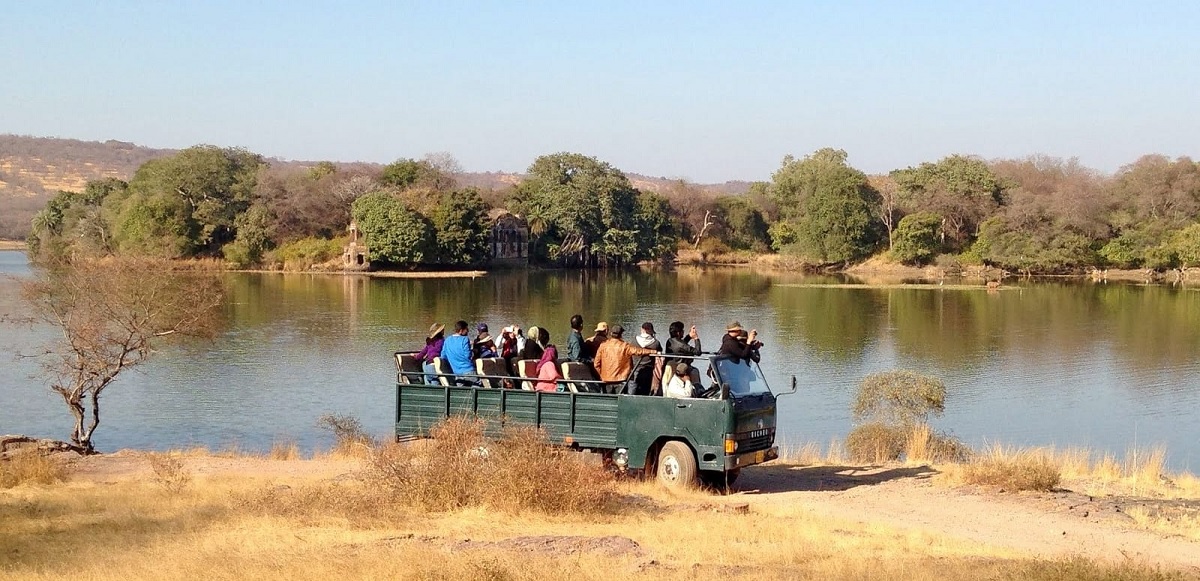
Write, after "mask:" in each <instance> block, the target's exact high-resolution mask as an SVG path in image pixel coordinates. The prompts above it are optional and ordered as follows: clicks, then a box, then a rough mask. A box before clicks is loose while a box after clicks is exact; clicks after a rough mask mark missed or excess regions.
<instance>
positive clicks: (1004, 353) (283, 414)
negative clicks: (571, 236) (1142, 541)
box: [0, 252, 1200, 469]
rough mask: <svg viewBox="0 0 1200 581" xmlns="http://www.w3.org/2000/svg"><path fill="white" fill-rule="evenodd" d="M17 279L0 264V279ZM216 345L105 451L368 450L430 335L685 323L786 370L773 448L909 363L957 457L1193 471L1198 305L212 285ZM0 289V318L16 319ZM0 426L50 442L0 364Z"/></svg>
mask: <svg viewBox="0 0 1200 581" xmlns="http://www.w3.org/2000/svg"><path fill="white" fill-rule="evenodd" d="M5 273H7V274H11V275H16V276H24V275H27V274H28V266H27V265H26V264H25V260H24V257H23V255H22V254H20V253H15V252H0V274H5ZM228 278H229V301H228V304H227V306H226V316H227V317H228V320H229V328H228V331H227V332H226V333H225V334H224V335H222V336H221V337H220V338H219V339H218V340H217V341H215V342H212V343H204V342H199V343H187V344H183V345H179V346H177V347H173V348H169V349H165V350H163V352H162V353H161V354H160V357H159V358H158V359H156V360H153V361H152V362H151V363H150V364H148V365H146V366H145V367H143V368H141V369H140V370H138V372H137V373H134V374H131V375H128V376H125V377H123V378H122V379H121V380H119V382H118V384H117V385H114V386H113V388H112V389H111V390H109V391H108V392H106V394H105V396H106V399H107V402H106V404H107V407H106V417H105V421H104V424H103V425H102V426H101V429H100V431H99V432H98V436H99V443H100V445H101V447H103V448H105V449H112V448H115V447H125V446H134V447H147V448H168V447H175V446H183V445H189V444H204V445H208V446H213V447H219V446H222V445H225V444H230V443H237V444H238V445H239V446H242V447H244V448H250V449H266V448H268V447H269V446H270V444H271V442H272V440H274V439H276V438H280V437H289V438H295V439H296V440H298V441H299V443H300V444H301V445H302V446H305V447H311V446H315V445H317V444H318V443H320V442H321V441H322V438H323V437H324V435H323V434H321V433H320V432H319V431H317V430H316V428H315V425H314V421H315V419H316V417H318V416H319V415H321V414H323V413H329V412H337V413H349V414H354V415H356V416H358V417H359V418H361V419H362V420H363V422H364V424H366V425H367V426H368V427H369V428H370V429H371V430H372V431H374V432H376V433H381V434H385V433H387V432H388V430H389V425H390V423H391V421H392V414H393V413H394V404H393V401H392V398H393V397H394V394H393V393H392V389H391V381H392V377H393V375H392V373H393V372H392V367H391V365H392V364H391V360H390V357H389V356H390V353H391V351H393V350H396V349H400V348H416V347H418V346H419V345H420V344H421V340H422V338H423V336H424V333H425V331H426V330H427V329H428V327H429V324H430V323H432V322H434V321H438V322H441V323H445V324H451V323H453V322H454V321H455V320H458V319H460V318H461V319H465V320H467V321H469V322H472V323H475V322H479V321H484V322H487V323H489V324H490V325H491V326H492V327H493V329H496V328H498V327H499V326H503V325H506V324H512V323H515V324H519V325H521V326H523V327H529V326H531V325H538V326H544V327H546V328H548V329H549V330H550V333H551V336H552V341H553V342H556V343H560V344H561V343H562V342H563V340H564V338H565V336H566V332H567V321H568V319H569V318H570V317H571V315H573V314H575V313H580V314H582V315H583V316H584V318H585V320H586V323H587V325H588V330H590V328H591V325H594V324H595V323H596V322H598V321H600V320H604V321H607V322H609V323H613V324H621V325H624V326H626V327H627V328H630V329H631V334H632V333H633V332H636V331H634V329H636V327H637V326H638V325H639V324H640V323H641V322H642V321H651V322H654V323H655V325H656V327H657V328H658V329H659V330H660V331H662V332H665V330H666V326H667V324H668V323H669V322H670V321H673V320H676V319H678V320H682V321H684V322H686V323H688V324H696V325H697V326H698V327H699V330H700V333H701V337H702V339H703V341H704V345H705V347H707V348H709V349H715V348H716V347H717V345H718V341H719V337H720V336H721V334H722V331H723V329H724V325H725V324H726V323H727V322H728V321H730V320H733V319H737V320H740V321H741V322H743V323H744V324H746V325H747V326H751V327H756V328H757V329H758V330H759V331H760V333H761V338H762V340H763V341H764V342H765V343H766V346H765V347H764V349H763V357H764V368H765V370H766V372H767V379H768V380H769V381H770V382H771V384H772V385H774V386H775V387H776V388H781V387H783V386H786V384H787V383H788V381H789V378H790V376H791V375H796V376H797V377H798V379H799V381H800V385H801V390H800V393H798V394H796V395H795V396H789V397H787V398H784V399H782V400H781V403H780V406H781V413H782V415H781V419H780V429H781V437H782V438H783V439H784V440H785V441H786V440H791V441H818V442H825V441H827V440H828V439H829V438H831V437H834V436H841V435H844V434H845V433H846V432H847V431H848V430H849V428H850V415H849V411H848V410H849V400H850V397H851V394H852V392H853V390H854V388H855V386H856V385H857V383H858V382H859V381H860V380H861V379H862V377H863V376H865V375H866V374H868V373H871V372H873V371H879V370H884V369H889V368H895V367H907V368H912V369H916V370H919V371H921V372H924V373H929V374H933V375H937V376H939V377H942V378H943V379H944V380H945V381H946V383H947V386H948V389H949V395H948V402H947V413H946V416H945V417H944V418H942V419H941V420H940V422H939V425H938V427H940V428H942V429H948V430H951V431H953V432H954V433H956V434H957V435H959V436H960V437H963V438H965V439H966V440H968V441H969V442H971V443H974V444H979V443H981V442H982V441H983V440H984V439H991V440H1000V441H1006V442H1012V443H1016V444H1059V445H1066V444H1078V445H1086V446H1093V447H1097V448H1100V449H1105V450H1110V451H1113V452H1115V453H1118V454H1120V453H1123V451H1124V450H1125V448H1126V447H1127V446H1128V445H1130V444H1131V443H1134V442H1136V443H1139V444H1141V445H1149V444H1154V443H1160V442H1161V443H1165V444H1167V446H1168V448H1169V450H1170V454H1171V462H1172V464H1173V465H1174V466H1176V467H1180V468H1193V469H1195V468H1197V467H1198V466H1196V464H1197V463H1200V444H1197V442H1200V422H1197V421H1196V420H1197V419H1200V418H1198V416H1200V405H1197V404H1200V364H1198V363H1197V353H1200V302H1198V301H1200V292H1196V291H1195V290H1188V289H1174V288H1170V287H1143V286H1136V285H1095V284H1090V283H1033V284H1020V285H1013V288H1011V289H1008V290H1003V291H1001V292H995V293H988V292H985V291H984V290H982V289H958V288H953V289H952V288H941V287H935V286H930V287H923V288H908V287H903V288H888V287H874V288H832V287H829V286H821V284H823V283H831V282H839V281H837V280H834V279H827V278H819V277H809V278H804V277H801V276H796V275H780V276H764V275H760V274H755V273H752V272H749V271H746V270H738V269H725V270H701V269H680V270H679V271H676V272H627V271H618V272H579V271H519V272H503V273H494V274H491V275H489V276H485V277H477V278H440V279H411V278H383V279H380V278H367V277H361V276H345V277H343V276H313V275H284V274H236V275H229V277H228ZM19 310H20V304H19V299H18V295H17V292H16V285H14V284H13V283H12V281H11V280H4V281H2V282H0V313H13V312H19ZM47 338H48V335H47V334H46V331H45V330H38V329H23V328H11V327H10V328H6V329H5V332H4V334H3V337H2V340H0V343H2V344H3V345H0V347H3V348H4V349H5V350H6V351H8V352H11V351H12V350H14V349H18V348H24V349H25V350H26V351H28V350H29V347H31V346H36V345H38V344H40V343H42V342H44V341H45V339H47ZM5 361H6V363H5V368H4V370H5V373H3V374H0V404H2V405H0V432H4V433H8V432H27V433H36V434H44V435H62V434H63V433H65V432H66V422H65V412H64V411H63V410H62V409H61V406H62V403H61V402H60V401H58V400H56V399H55V398H54V397H53V394H52V393H51V392H50V391H49V390H48V389H47V388H46V387H45V383H44V382H43V381H40V380H35V379H31V378H30V376H31V375H33V374H34V373H36V371H37V369H36V366H33V365H31V364H30V363H29V362H28V361H14V360H13V359H12V358H11V357H7V356H6V358H5Z"/></svg>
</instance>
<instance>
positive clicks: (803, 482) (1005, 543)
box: [727, 465, 1200, 572]
mask: <svg viewBox="0 0 1200 581" xmlns="http://www.w3.org/2000/svg"><path fill="white" fill-rule="evenodd" d="M935 474H936V473H935V472H934V471H932V470H931V469H929V468H926V467H916V468H909V467H891V468H863V467H847V466H817V467H796V466H773V465H768V466H761V467H756V468H751V469H747V470H746V471H745V472H744V473H743V475H742V480H740V481H739V482H738V483H737V488H738V489H739V490H738V492H736V493H735V494H733V495H731V496H729V497H727V498H728V499H730V500H734V499H736V500H740V501H742V502H748V503H749V504H750V506H751V507H754V506H758V505H764V506H766V505H772V504H787V505H791V506H793V507H794V506H797V505H798V506H801V507H803V508H805V509H807V510H810V511H812V512H813V513H814V514H818V515H827V516H830V517H834V518H838V519H844V520H849V521H855V522H860V523H863V524H868V525H869V524H874V523H879V524H885V525H888V526H892V527H896V528H900V529H910V530H922V531H926V532H930V533H934V534H937V535H945V536H949V537H954V538H958V539H962V540H967V541H972V542H978V543H980V544H984V545H990V546H993V547H1002V548H1007V549H1011V550H1015V551H1018V552H1020V553H1024V554H1028V555H1031V556H1038V557H1062V556H1071V555H1084V556H1086V557H1089V558H1092V559H1096V560H1102V561H1110V562H1119V561H1123V560H1126V559H1135V560H1138V561H1142V562H1147V563H1153V564H1158V565H1163V566H1167V567H1171V568H1181V569H1186V570H1191V571H1192V572H1200V543H1198V542H1195V541H1191V540H1188V539H1185V538H1183V537H1179V536H1168V535H1164V534H1161V533H1156V532H1151V531H1147V530H1142V529H1137V528H1134V527H1133V525H1132V523H1131V522H1130V521H1131V519H1130V518H1129V517H1128V516H1126V515H1125V514H1124V510H1126V509H1127V508H1128V507H1130V506H1134V505H1149V504H1155V503H1160V502H1168V503H1170V502H1182V501H1155V500H1152V499H1136V498H1113V497H1103V498H1101V497H1089V496H1086V495H1081V494H1076V493H1073V492H1071V491H1069V490H1060V491H1056V492H1051V493H1022V494H1004V493H1000V492H995V491H988V490H983V489H979V488H974V487H949V486H946V485H943V484H935V483H934V482H933V476H935ZM1193 502H1194V501H1193Z"/></svg>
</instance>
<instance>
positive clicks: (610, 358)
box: [596, 325, 657, 393]
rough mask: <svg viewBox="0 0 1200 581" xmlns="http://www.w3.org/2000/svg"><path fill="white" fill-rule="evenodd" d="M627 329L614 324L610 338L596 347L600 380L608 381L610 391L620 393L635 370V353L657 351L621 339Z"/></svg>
mask: <svg viewBox="0 0 1200 581" xmlns="http://www.w3.org/2000/svg"><path fill="white" fill-rule="evenodd" d="M624 333H625V329H623V328H621V326H620V325H614V326H613V328H612V330H611V331H610V332H609V334H610V335H611V337H610V338H609V340H607V341H605V342H603V343H601V344H600V347H599V348H597V349H596V373H597V374H598V375H599V376H600V381H603V382H605V383H607V384H608V385H607V386H606V387H607V389H608V393H619V392H620V391H622V390H623V389H624V387H625V385H626V384H627V383H628V381H629V374H630V372H632V370H633V356H634V355H653V354H655V353H657V351H655V350H653V349H642V348H639V347H634V346H633V345H631V344H629V343H626V342H625V341H622V340H621V336H622V335H623V334H624Z"/></svg>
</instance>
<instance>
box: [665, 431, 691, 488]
mask: <svg viewBox="0 0 1200 581" xmlns="http://www.w3.org/2000/svg"><path fill="white" fill-rule="evenodd" d="M658 481H659V482H661V483H662V484H663V485H664V486H666V487H667V488H685V487H688V486H692V485H694V484H695V483H696V455H695V454H693V453H692V449H691V448H689V447H688V445H687V444H684V443H683V442H679V441H674V440H673V441H670V442H667V443H666V444H664V445H663V447H662V450H661V451H659V453H658Z"/></svg>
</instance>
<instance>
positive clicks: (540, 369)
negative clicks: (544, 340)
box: [533, 345, 563, 391]
mask: <svg viewBox="0 0 1200 581" xmlns="http://www.w3.org/2000/svg"><path fill="white" fill-rule="evenodd" d="M557 360H558V349H557V348H555V347H554V345H547V346H546V349H545V350H544V351H542V358H541V359H539V360H538V362H537V377H538V381H537V384H535V385H534V386H533V388H534V389H536V390H538V391H558V380H560V379H562V378H563V376H562V374H561V373H559V372H558V361H557Z"/></svg>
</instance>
